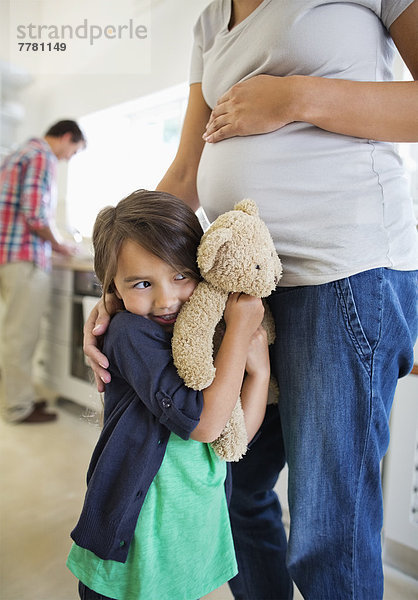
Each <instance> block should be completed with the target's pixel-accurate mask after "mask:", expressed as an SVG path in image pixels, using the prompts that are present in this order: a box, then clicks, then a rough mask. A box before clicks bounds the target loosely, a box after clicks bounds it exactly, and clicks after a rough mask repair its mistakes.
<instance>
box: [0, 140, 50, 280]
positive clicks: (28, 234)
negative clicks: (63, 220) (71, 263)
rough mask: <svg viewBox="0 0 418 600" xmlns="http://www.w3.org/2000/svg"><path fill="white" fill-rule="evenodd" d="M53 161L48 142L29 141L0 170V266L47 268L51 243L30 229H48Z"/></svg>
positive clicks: (48, 266) (10, 156) (9, 157)
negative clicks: (18, 264)
mask: <svg viewBox="0 0 418 600" xmlns="http://www.w3.org/2000/svg"><path fill="white" fill-rule="evenodd" d="M56 165H57V158H56V156H55V154H53V152H52V151H51V148H50V147H49V145H48V143H47V142H46V141H45V140H43V139H38V138H33V139H31V140H29V141H28V142H27V143H26V144H24V145H23V146H21V147H20V148H18V149H17V150H16V151H15V152H13V153H12V154H10V155H9V156H7V157H6V158H5V160H4V162H3V164H2V165H1V167H0V264H5V263H11V262H21V261H29V262H33V263H35V264H36V265H38V266H39V267H40V268H41V269H44V270H48V269H49V268H50V265H51V244H50V242H47V241H45V240H43V239H42V238H40V237H39V236H38V235H36V233H34V232H33V231H32V229H37V228H40V227H44V226H49V224H50V216H51V214H52V212H53V211H54V209H55V193H54V188H55V176H56Z"/></svg>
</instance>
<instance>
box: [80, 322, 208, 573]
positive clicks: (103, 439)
mask: <svg viewBox="0 0 418 600" xmlns="http://www.w3.org/2000/svg"><path fill="white" fill-rule="evenodd" d="M103 351H104V353H105V354H106V356H107V357H108V359H109V363H110V367H109V370H110V373H111V375H112V381H111V382H110V383H108V384H107V385H106V392H105V401H104V404H105V407H104V426H103V430H102V433H101V435H100V438H99V441H98V443H97V445H96V448H95V449H94V452H93V456H92V459H91V462H90V466H89V469H88V473H87V486H88V487H87V493H86V497H85V500H84V506H83V509H82V512H81V516H80V519H79V521H78V523H77V525H76V527H75V529H74V530H73V531H72V533H71V537H72V538H73V540H74V541H75V542H76V544H77V545H79V546H81V547H82V548H87V549H88V550H91V551H92V552H94V554H96V555H97V556H99V557H100V558H103V559H111V560H116V561H118V562H125V561H126V558H127V556H128V549H129V544H130V542H131V540H132V537H133V535H134V531H135V526H136V522H137V520H138V515H139V512H140V510H141V507H142V504H143V502H144V499H145V495H146V493H147V491H148V488H149V486H150V485H151V482H152V481H153V479H154V477H155V475H156V474H157V472H158V470H159V468H160V466H161V463H162V460H163V457H164V453H165V450H166V446H167V442H168V438H169V436H170V432H171V431H173V432H174V433H176V434H177V435H178V436H180V437H181V438H183V439H185V440H187V439H188V438H189V436H190V433H191V432H192V431H193V429H194V428H195V427H196V425H197V424H198V422H199V418H200V414H201V412H202V408H203V395H202V392H198V391H195V390H191V389H190V388H187V387H186V386H185V385H184V383H183V380H182V379H180V377H179V376H178V374H177V371H176V368H175V367H174V365H173V359H172V355H171V333H167V332H166V331H164V329H163V328H162V327H160V325H158V324H156V323H154V322H153V321H150V320H148V319H145V318H144V317H140V316H138V315H134V314H131V313H129V312H126V311H123V312H120V313H118V314H116V315H115V316H114V317H113V319H112V321H111V323H110V326H109V330H108V333H107V334H106V336H105V342H104V347H103Z"/></svg>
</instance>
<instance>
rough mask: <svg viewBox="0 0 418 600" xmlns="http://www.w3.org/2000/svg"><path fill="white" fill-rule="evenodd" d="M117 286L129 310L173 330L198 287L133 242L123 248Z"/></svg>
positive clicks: (128, 242)
mask: <svg viewBox="0 0 418 600" xmlns="http://www.w3.org/2000/svg"><path fill="white" fill-rule="evenodd" d="M114 284H115V288H116V295H117V296H118V298H120V299H121V300H122V301H123V303H124V305H125V308H126V310H128V311H129V312H131V313H133V314H136V315H141V316H142V317H145V318H146V319H150V320H152V321H155V322H156V323H158V324H159V325H162V326H163V327H165V328H169V329H171V328H172V326H173V325H174V323H175V321H176V318H177V315H178V313H179V310H180V308H181V307H182V306H183V304H184V303H185V302H186V300H188V299H189V297H190V296H191V294H192V293H193V290H194V289H195V287H196V285H197V283H196V282H195V281H193V280H192V279H189V278H187V277H185V276H184V275H182V274H181V273H178V272H177V271H175V270H174V269H173V267H172V266H171V265H169V264H168V263H166V262H164V261H163V260H161V258H158V256H156V255H155V254H152V253H151V252H149V251H148V250H146V249H145V248H143V247H142V246H141V245H140V244H138V243H137V242H134V241H133V240H125V241H124V242H123V244H122V247H121V249H120V252H119V256H118V266H117V271H116V275H115V278H114Z"/></svg>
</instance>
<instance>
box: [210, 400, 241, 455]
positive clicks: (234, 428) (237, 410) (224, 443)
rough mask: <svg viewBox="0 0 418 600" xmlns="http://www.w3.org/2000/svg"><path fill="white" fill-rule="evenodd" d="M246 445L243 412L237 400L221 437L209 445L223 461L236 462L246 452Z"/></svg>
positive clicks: (239, 401)
mask: <svg viewBox="0 0 418 600" xmlns="http://www.w3.org/2000/svg"><path fill="white" fill-rule="evenodd" d="M247 444H248V439H247V430H246V428H245V420H244V412H243V410H242V406H241V400H240V399H238V402H237V404H236V405H235V407H234V410H233V411H232V414H231V417H230V418H229V421H228V422H227V424H226V425H225V427H224V429H223V431H222V433H221V435H220V436H219V437H218V438H217V439H216V440H215V441H214V442H212V444H211V445H212V448H213V449H214V451H215V452H216V454H217V455H218V456H219V457H220V458H222V459H223V460H226V461H228V462H238V461H239V460H241V458H242V457H243V456H244V454H245V453H246V452H247Z"/></svg>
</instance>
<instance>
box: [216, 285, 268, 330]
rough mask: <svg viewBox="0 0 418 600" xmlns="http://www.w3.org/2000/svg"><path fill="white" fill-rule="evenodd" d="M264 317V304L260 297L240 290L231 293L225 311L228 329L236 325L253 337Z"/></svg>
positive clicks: (238, 328)
mask: <svg viewBox="0 0 418 600" xmlns="http://www.w3.org/2000/svg"><path fill="white" fill-rule="evenodd" d="M263 317H264V306H263V302H262V300H261V299H260V298H255V297H254V296H249V295H248V294H240V293H238V292H234V293H231V294H229V296H228V300H227V303H226V306H225V312H224V320H225V325H226V329H227V330H228V328H233V327H236V328H237V331H239V332H240V333H243V334H246V335H248V337H249V338H251V337H252V335H253V334H254V332H255V331H256V330H257V328H258V327H259V326H260V325H261V321H262V320H263Z"/></svg>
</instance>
